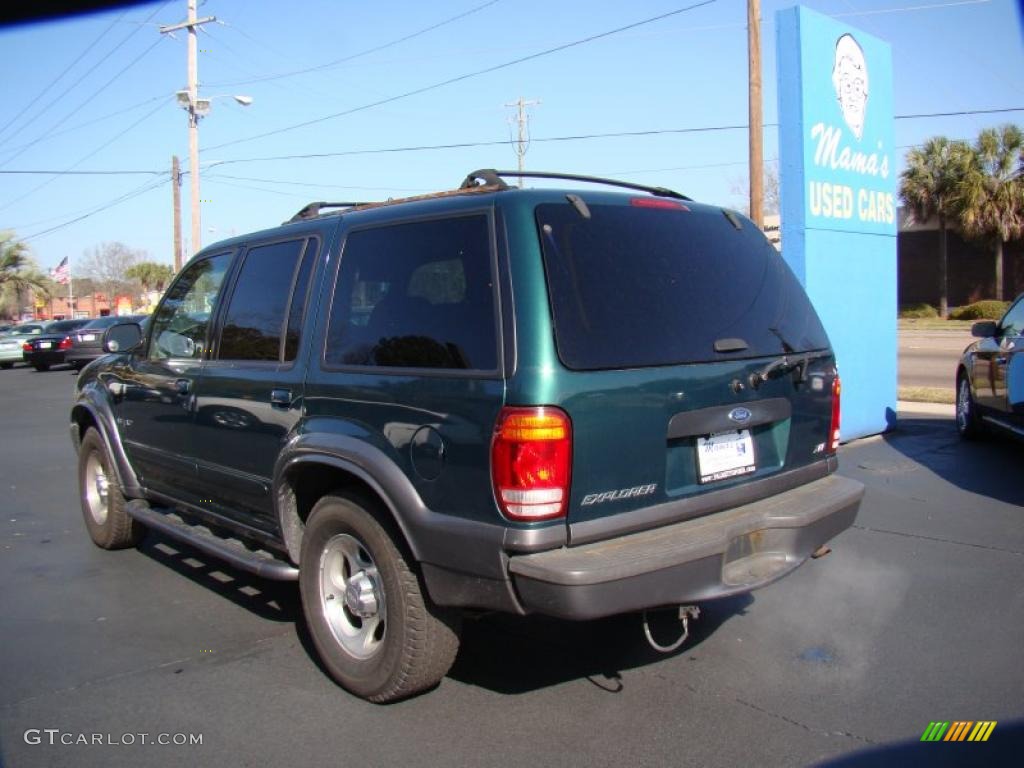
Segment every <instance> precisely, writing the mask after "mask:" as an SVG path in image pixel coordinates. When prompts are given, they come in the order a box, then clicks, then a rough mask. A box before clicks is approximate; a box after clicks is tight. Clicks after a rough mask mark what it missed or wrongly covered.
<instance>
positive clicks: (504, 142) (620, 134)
mask: <svg viewBox="0 0 1024 768" xmlns="http://www.w3.org/2000/svg"><path fill="white" fill-rule="evenodd" d="M161 98H163V97H161ZM151 101H152V100H151ZM144 103H146V102H144ZM137 106H140V105H136V107H137ZM1009 112H1024V107H1002V108H998V109H965V110H958V111H955V112H927V113H919V114H906V115H896V116H895V119H896V120H914V119H920V118H927V117H949V116H965V115H988V114H1002V113H1009ZM147 116H148V115H147ZM777 127H778V123H765V128H777ZM746 129H747V124H746V123H742V124H741V123H737V124H735V125H710V126H698V127H689V128H658V129H651V130H639V131H613V132H608V133H589V134H574V135H568V136H545V137H539V138H538V137H534V138H532V139H531V141H534V142H540V143H547V142H568V141H587V140H593V139H615V138H633V137H641V136H662V135H669V134H687V133H710V132H718V131H740V130H744V131H745V130H746ZM515 143H516V140H515V139H495V140H492V141H462V142H453V143H450V144H422V145H411V146H401V147H377V148H374V149H349V150H343V151H339V152H315V153H308V154H301V155H273V156H267V157H242V158H234V159H231V160H214V161H212V162H210V163H208V164H206V165H204V166H203V167H204V168H206V169H212V168H216V167H218V166H222V165H236V164H239V163H262V162H273V161H278V160H316V159H323V158H328V157H351V156H356V155H376V154H399V153H404V152H429V151H436V150H444V149H473V148H480V147H498V146H508V145H510V144H515ZM909 146H917V145H914V144H908V145H905V146H900V147H896V149H905V148H906V147H909ZM743 163H746V161H742V163H740V162H739V161H737V162H736V163H726V164H725V165H734V164H737V165H738V164H743ZM718 165H722V164H720V163H716V164H712V165H707V166H682V167H680V168H659V169H647V170H642V171H636V172H637V173H653V172H655V171H661V170H665V171H671V170H689V169H691V168H704V167H708V168H713V167H717V166H718ZM162 173H166V171H164V170H143V169H125V170H102V169H97V170H83V171H74V170H0V175H26V176H27V175H40V176H43V175H45V176H130V175H142V174H150V175H159V174H162ZM183 175H184V174H183ZM219 175H220V176H221V178H237V179H239V180H243V181H268V182H273V183H279V184H286V183H287V184H295V185H305V184H304V182H292V181H289V182H286V181H282V180H276V179H253V178H248V177H242V176H239V177H230V176H225V175H223V174H219ZM305 186H316V187H320V188H323V187H324V186H325V185H322V184H310V185H305ZM326 186H327V187H331V188H336V189H364V190H374V189H395V188H393V187H358V186H346V185H340V184H335V185H326ZM395 191H409V192H419V191H422V190H419V189H410V190H398V189H395Z"/></svg>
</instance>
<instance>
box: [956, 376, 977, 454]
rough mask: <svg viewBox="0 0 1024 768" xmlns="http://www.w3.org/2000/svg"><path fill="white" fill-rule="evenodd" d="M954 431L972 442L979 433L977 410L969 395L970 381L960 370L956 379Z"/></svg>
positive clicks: (972, 398)
mask: <svg viewBox="0 0 1024 768" xmlns="http://www.w3.org/2000/svg"><path fill="white" fill-rule="evenodd" d="M955 421H956V431H957V433H958V434H959V435H960V437H961V438H963V439H964V440H974V439H975V438H976V437H978V435H979V434H980V432H981V425H980V423H979V421H978V408H977V406H976V405H975V402H974V396H973V395H972V394H971V380H970V379H969V378H968V376H967V373H966V372H965V371H963V370H962V369H961V371H960V372H959V373H958V374H957V377H956V414H955Z"/></svg>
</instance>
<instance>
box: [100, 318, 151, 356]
mask: <svg viewBox="0 0 1024 768" xmlns="http://www.w3.org/2000/svg"><path fill="white" fill-rule="evenodd" d="M141 343H142V328H141V327H140V326H139V324H138V323H118V324H117V325H112V326H110V327H109V328H107V330H106V333H104V334H103V351H104V352H131V351H132V350H133V349H135V348H136V347H138V346H139V345H140V344H141Z"/></svg>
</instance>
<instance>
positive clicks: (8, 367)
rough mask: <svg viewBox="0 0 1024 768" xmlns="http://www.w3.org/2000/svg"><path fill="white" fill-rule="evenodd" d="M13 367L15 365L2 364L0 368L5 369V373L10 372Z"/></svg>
mask: <svg viewBox="0 0 1024 768" xmlns="http://www.w3.org/2000/svg"><path fill="white" fill-rule="evenodd" d="M13 367H14V363H0V368H3V369H4V370H5V371H9V370H10V369H11V368H13Z"/></svg>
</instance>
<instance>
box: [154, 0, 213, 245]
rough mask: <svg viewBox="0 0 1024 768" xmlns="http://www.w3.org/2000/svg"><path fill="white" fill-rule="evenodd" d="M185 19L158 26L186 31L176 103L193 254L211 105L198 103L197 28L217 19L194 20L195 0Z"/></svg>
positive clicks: (199, 226)
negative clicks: (180, 111)
mask: <svg viewBox="0 0 1024 768" xmlns="http://www.w3.org/2000/svg"><path fill="white" fill-rule="evenodd" d="M187 2H188V20H187V21H185V22H183V23H181V24H171V25H169V26H166V27H160V32H161V34H168V33H171V32H174V31H176V30H179V29H187V30H188V89H187V90H186V91H181V92H179V93H178V103H179V104H181V105H182V106H183V107H184V108H185V110H186V111H187V112H188V163H189V176H190V177H191V178H190V179H189V182H190V186H191V188H192V189H191V191H192V249H193V250H192V252H193V253H195V252H196V251H198V250H199V248H200V243H201V242H202V239H201V237H200V232H201V231H202V219H201V216H200V213H199V118H201V117H203V116H204V115H205V114H206V113H207V112H208V111H209V109H210V102H209V100H208V99H204V100H203V101H202V102H201V101H200V100H199V79H198V78H199V76H198V72H197V70H198V65H197V42H196V29H197V28H198V27H200V26H201V25H203V24H208V23H209V22H211V21H216V20H217V17H216V16H205V17H203V18H201V19H197V18H196V4H197V0H187Z"/></svg>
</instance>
